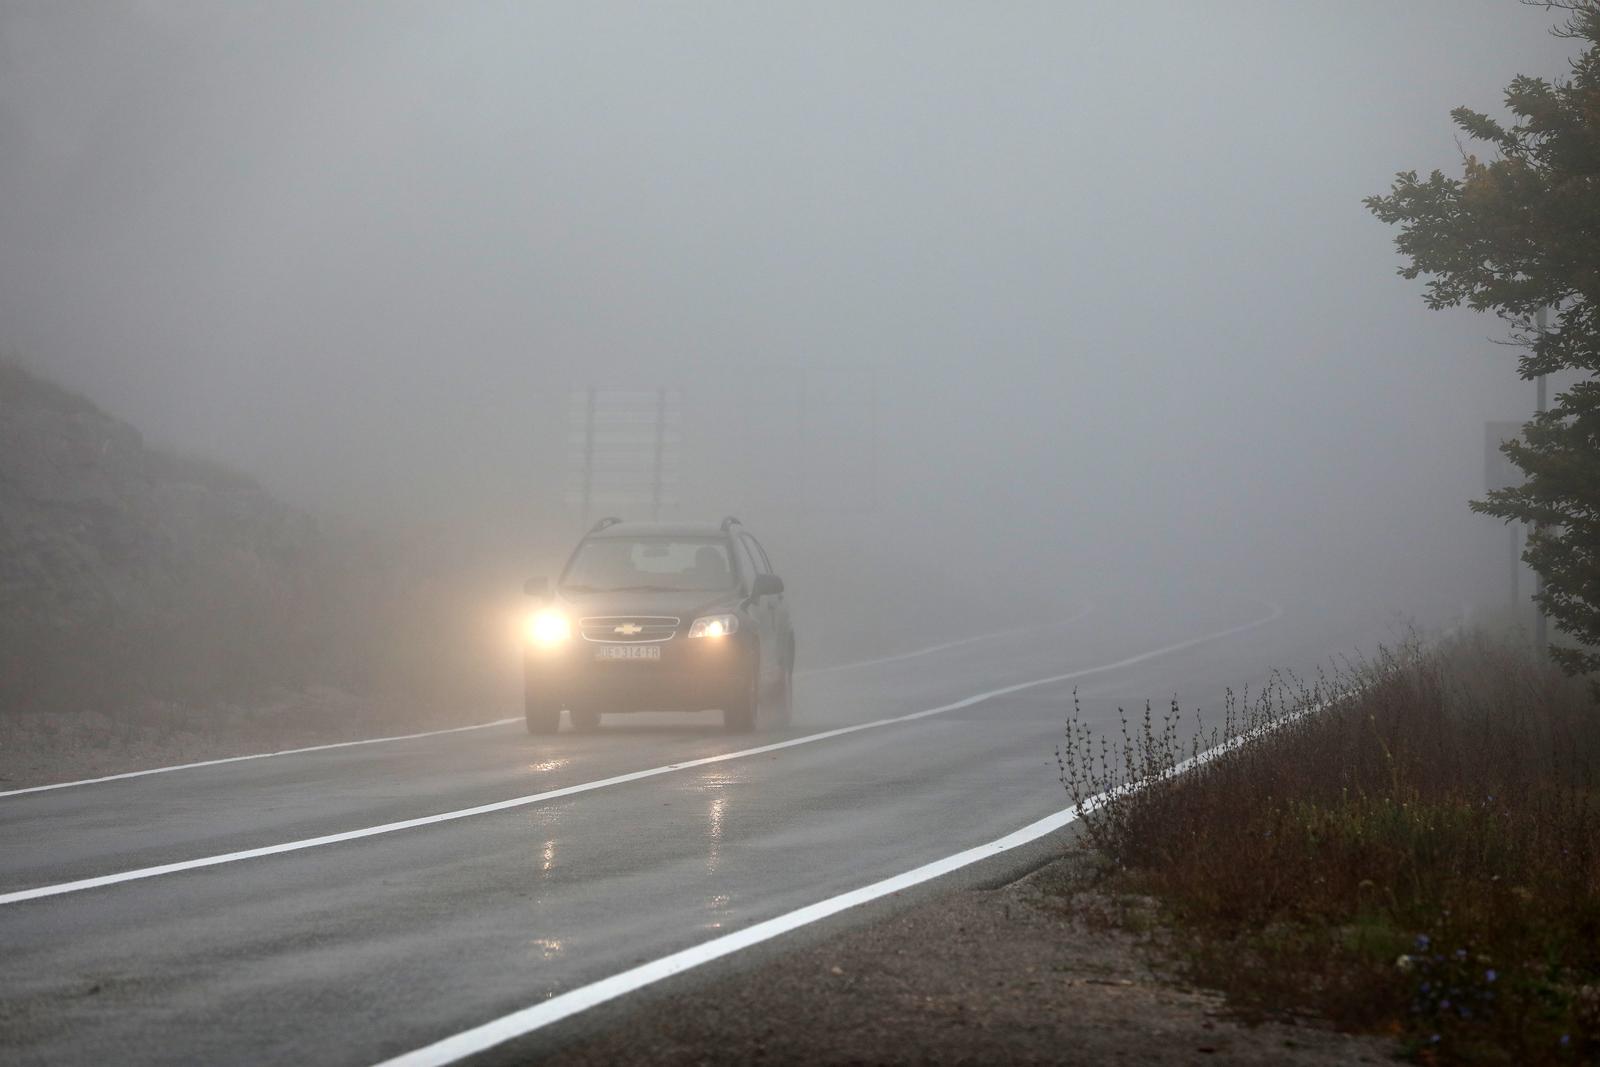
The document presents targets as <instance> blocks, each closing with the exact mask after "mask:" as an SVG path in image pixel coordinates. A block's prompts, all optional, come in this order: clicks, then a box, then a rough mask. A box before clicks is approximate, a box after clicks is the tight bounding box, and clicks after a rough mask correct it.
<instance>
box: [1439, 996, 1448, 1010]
mask: <svg viewBox="0 0 1600 1067" xmlns="http://www.w3.org/2000/svg"><path fill="white" fill-rule="evenodd" d="M1439 1010H1440V1011H1449V1010H1450V998H1449V997H1446V998H1444V999H1443V1000H1441V1001H1439Z"/></svg>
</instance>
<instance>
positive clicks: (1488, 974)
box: [1483, 967, 1500, 982]
mask: <svg viewBox="0 0 1600 1067" xmlns="http://www.w3.org/2000/svg"><path fill="white" fill-rule="evenodd" d="M1498 977H1500V976H1499V975H1498V974H1496V973H1495V970H1494V968H1493V967H1490V968H1489V969H1488V970H1487V971H1484V972H1483V980H1484V981H1485V982H1492V981H1494V980H1495V979H1496V978H1498Z"/></svg>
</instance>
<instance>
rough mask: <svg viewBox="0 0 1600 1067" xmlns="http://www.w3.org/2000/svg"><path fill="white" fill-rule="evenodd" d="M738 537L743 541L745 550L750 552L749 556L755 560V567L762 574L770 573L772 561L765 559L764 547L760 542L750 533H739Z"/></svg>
mask: <svg viewBox="0 0 1600 1067" xmlns="http://www.w3.org/2000/svg"><path fill="white" fill-rule="evenodd" d="M739 538H740V540H742V541H743V542H744V547H745V550H746V551H748V552H749V553H750V558H751V559H753V560H755V562H756V569H757V570H758V571H760V572H761V573H762V574H771V573H772V561H771V560H769V559H767V552H766V549H764V548H762V547H761V542H760V541H757V540H756V539H755V537H754V536H753V535H751V534H740V535H739Z"/></svg>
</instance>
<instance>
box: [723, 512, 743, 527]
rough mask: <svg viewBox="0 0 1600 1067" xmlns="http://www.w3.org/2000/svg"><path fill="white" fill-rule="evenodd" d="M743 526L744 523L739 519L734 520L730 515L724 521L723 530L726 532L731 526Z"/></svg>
mask: <svg viewBox="0 0 1600 1067" xmlns="http://www.w3.org/2000/svg"><path fill="white" fill-rule="evenodd" d="M743 525H744V523H742V522H740V521H739V520H738V519H736V518H734V517H733V516H732V515H729V516H728V517H727V518H725V519H723V520H722V528H723V529H724V530H726V529H727V528H728V527H730V526H743Z"/></svg>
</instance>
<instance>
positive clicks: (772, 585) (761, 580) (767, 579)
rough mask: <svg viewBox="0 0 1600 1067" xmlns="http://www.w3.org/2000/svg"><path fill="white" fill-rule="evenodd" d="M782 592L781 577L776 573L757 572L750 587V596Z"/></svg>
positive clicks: (771, 594)
mask: <svg viewBox="0 0 1600 1067" xmlns="http://www.w3.org/2000/svg"><path fill="white" fill-rule="evenodd" d="M781 592H783V579H782V578H779V577H778V576H777V575H776V574H758V575H756V581H755V584H754V585H752V586H751V587H750V595H751V596H777V595H778V594H779V593H781Z"/></svg>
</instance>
